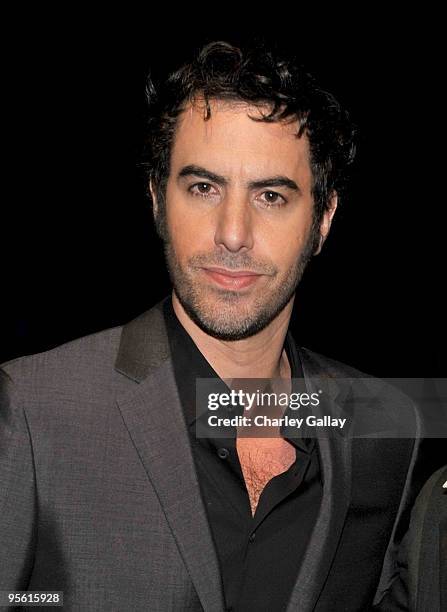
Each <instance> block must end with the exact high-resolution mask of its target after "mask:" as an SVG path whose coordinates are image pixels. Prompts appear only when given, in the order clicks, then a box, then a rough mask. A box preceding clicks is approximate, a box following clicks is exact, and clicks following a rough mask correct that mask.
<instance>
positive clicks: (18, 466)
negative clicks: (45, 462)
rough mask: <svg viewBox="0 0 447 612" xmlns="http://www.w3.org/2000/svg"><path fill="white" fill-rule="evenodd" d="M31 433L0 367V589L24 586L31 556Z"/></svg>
mask: <svg viewBox="0 0 447 612" xmlns="http://www.w3.org/2000/svg"><path fill="white" fill-rule="evenodd" d="M35 512H36V483H35V471H34V464H33V451H32V444H31V437H30V433H29V429H28V425H27V421H26V416H25V413H24V410H23V406H21V405H20V401H19V399H18V396H17V390H16V389H15V385H14V383H13V381H12V379H11V377H10V376H9V375H8V374H7V373H6V372H5V370H4V369H2V368H0V590H26V589H27V585H28V582H29V578H30V575H31V571H32V567H33V560H34V545H35V528H36V523H35Z"/></svg>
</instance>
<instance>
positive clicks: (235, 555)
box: [164, 298, 322, 612]
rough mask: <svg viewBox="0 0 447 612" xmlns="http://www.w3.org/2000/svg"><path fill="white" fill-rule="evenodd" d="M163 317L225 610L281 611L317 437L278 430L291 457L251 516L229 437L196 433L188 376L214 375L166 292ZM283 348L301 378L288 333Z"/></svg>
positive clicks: (308, 499) (307, 515)
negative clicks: (292, 452) (292, 451)
mask: <svg viewBox="0 0 447 612" xmlns="http://www.w3.org/2000/svg"><path fill="white" fill-rule="evenodd" d="M164 317H165V322H166V327H167V331H168V338H169V344H170V348H171V352H172V358H173V364H174V373H175V379H176V383H177V387H178V391H179V396H180V400H181V403H182V406H183V409H184V414H185V421H186V424H187V427H188V430H189V433H190V441H191V448H192V451H193V456H194V461H195V465H196V470H197V476H198V481H199V485H200V489H201V494H202V498H203V502H204V505H205V507H206V511H207V515H208V521H209V524H210V528H211V532H212V535H213V539H214V544H215V547H216V552H217V556H218V560H219V565H220V570H221V576H222V585H223V592H224V597H225V603H226V608H227V610H235V611H238V612H239V611H240V612H250V611H251V610H253V611H255V610H256V612H261V611H263V610H265V611H267V610H268V611H269V612H276V611H278V612H279V611H281V610H285V609H286V607H287V602H288V599H289V596H290V593H291V590H292V588H293V585H294V583H295V580H296V577H297V574H298V569H299V567H300V564H301V561H302V559H303V555H304V552H305V550H306V546H307V543H308V540H309V537H310V534H311V532H312V529H313V527H314V524H315V520H316V517H317V514H318V510H319V506H320V503H321V498H322V481H321V472H320V462H319V453H318V443H317V440H316V439H315V438H310V439H305V438H296V437H288V436H287V437H286V435H284V434H283V437H285V438H286V439H287V440H289V441H290V442H291V443H292V444H293V445H294V447H295V452H296V459H295V462H294V463H293V464H292V465H291V466H290V468H289V469H288V470H287V471H286V472H283V473H282V474H279V475H278V476H275V477H274V478H272V479H271V480H270V481H269V482H268V483H267V485H266V486H265V488H264V490H263V491H262V493H261V496H260V498H259V501H258V505H257V507H256V511H255V514H254V516H252V512H251V507H250V500H249V496H248V492H247V488H246V485H245V480H244V476H243V473H242V469H241V465H240V462H239V458H238V453H237V450H236V440H235V435H234V436H233V435H232V436H230V437H229V438H225V439H223V438H211V437H210V438H199V437H197V436H196V428H195V421H196V379H197V378H218V375H217V374H216V372H215V371H214V370H213V368H212V367H211V365H210V364H209V363H208V362H207V361H206V359H205V357H204V356H203V355H202V353H201V352H200V351H199V349H198V348H197V346H196V345H195V344H194V342H193V340H192V339H191V337H190V336H189V334H188V333H187V332H186V330H185V329H184V327H183V326H182V325H181V323H180V322H179V320H178V319H177V316H176V314H175V312H174V309H173V307H172V302H171V298H167V299H166V300H165V303H164ZM284 348H285V350H286V352H287V356H288V359H289V363H290V367H291V374H292V378H302V372H301V365H300V362H299V356H298V353H297V350H296V346H295V343H294V341H293V338H292V337H291V334H290V332H288V333H287V336H286V340H285V346H284ZM222 384H223V383H222ZM234 431H235V428H234ZM193 526H194V517H191V528H194V527H193Z"/></svg>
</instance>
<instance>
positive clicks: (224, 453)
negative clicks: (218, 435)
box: [217, 448, 230, 459]
mask: <svg viewBox="0 0 447 612" xmlns="http://www.w3.org/2000/svg"><path fill="white" fill-rule="evenodd" d="M217 454H218V455H219V457H220V458H221V459H226V458H227V457H228V455H229V454H230V451H229V450H228V448H219V450H218V451H217Z"/></svg>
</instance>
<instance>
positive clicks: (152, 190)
mask: <svg viewBox="0 0 447 612" xmlns="http://www.w3.org/2000/svg"><path fill="white" fill-rule="evenodd" d="M149 192H150V194H151V198H152V213H153V215H154V220H155V223H157V219H158V198H157V192H156V191H155V187H154V183H153V181H152V179H150V180H149Z"/></svg>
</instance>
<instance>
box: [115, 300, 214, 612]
mask: <svg viewBox="0 0 447 612" xmlns="http://www.w3.org/2000/svg"><path fill="white" fill-rule="evenodd" d="M116 369H118V370H119V371H120V372H122V373H123V374H125V375H126V376H128V377H129V378H132V379H134V380H135V381H136V382H138V383H139V384H138V386H136V388H135V390H134V391H132V392H131V393H129V394H127V395H126V396H124V397H122V398H120V400H119V401H118V404H119V408H120V410H121V414H122V416H123V419H124V422H125V424H126V426H127V429H128V431H129V433H130V436H131V438H132V442H133V444H134V445H135V448H136V450H137V452H138V455H139V457H140V459H141V462H142V464H143V466H144V468H145V470H146V472H147V475H148V477H149V479H150V481H151V483H152V485H153V487H154V489H155V491H156V493H157V495H158V498H159V500H160V504H161V506H162V507H163V510H164V512H165V515H166V519H167V521H168V523H169V526H170V528H171V530H172V533H173V535H174V537H175V539H176V542H177V545H178V548H179V551H180V554H181V556H182V558H183V560H184V562H185V564H186V566H187V569H188V571H189V574H190V576H191V579H192V581H193V583H194V587H195V589H196V591H197V594H198V596H199V599H200V601H201V604H202V606H203V608H204V610H213V611H214V610H216V611H220V610H223V609H224V603H223V594H222V586H221V578H220V572H219V566H218V561H217V555H216V552H215V548H214V545H213V540H212V536H211V531H210V528H209V524H208V520H207V517H206V512H205V508H204V505H203V503H202V498H201V495H200V489H199V484H198V480H197V476H196V471H195V466H194V460H193V457H192V453H191V449H190V444H189V439H188V433H187V429H186V425H185V422H184V416H183V410H182V407H181V404H180V399H179V397H178V393H177V387H176V383H175V377H174V373H173V370H172V365H171V360H170V358H169V345H168V340H167V336H166V331H165V328H164V320H163V314H162V310H161V305H158V306H156V307H155V308H153V309H152V310H150V311H148V312H147V313H144V314H143V315H142V316H141V317H139V318H138V319H135V320H134V321H131V322H130V323H128V324H127V325H126V326H124V328H123V335H122V339H121V345H120V349H119V353H118V358H117V361H116ZM191 525H193V526H194V528H193V529H192V528H191Z"/></svg>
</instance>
